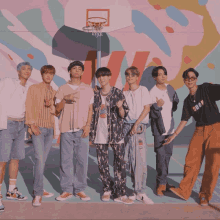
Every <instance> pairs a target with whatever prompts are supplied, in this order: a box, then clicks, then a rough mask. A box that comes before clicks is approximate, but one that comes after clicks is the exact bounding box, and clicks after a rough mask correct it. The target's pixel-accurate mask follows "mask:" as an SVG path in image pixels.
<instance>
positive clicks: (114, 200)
mask: <svg viewBox="0 0 220 220" xmlns="http://www.w3.org/2000/svg"><path fill="white" fill-rule="evenodd" d="M114 202H119V203H123V204H125V205H132V204H134V202H132V203H127V202H123V201H121V200H117V201H115V200H114Z"/></svg>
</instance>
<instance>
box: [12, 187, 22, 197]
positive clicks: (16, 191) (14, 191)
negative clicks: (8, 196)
mask: <svg viewBox="0 0 220 220" xmlns="http://www.w3.org/2000/svg"><path fill="white" fill-rule="evenodd" d="M12 192H13V193H16V194H18V195H19V196H21V195H22V193H20V192H19V191H18V188H17V187H16V188H14V190H13V191H12Z"/></svg>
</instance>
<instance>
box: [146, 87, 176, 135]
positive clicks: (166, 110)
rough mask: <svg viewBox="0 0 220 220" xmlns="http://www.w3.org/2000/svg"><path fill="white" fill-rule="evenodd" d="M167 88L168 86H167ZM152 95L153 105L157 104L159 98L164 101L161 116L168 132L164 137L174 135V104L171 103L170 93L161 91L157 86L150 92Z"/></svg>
mask: <svg viewBox="0 0 220 220" xmlns="http://www.w3.org/2000/svg"><path fill="white" fill-rule="evenodd" d="M165 85H166V87H167V84H165ZM150 95H151V98H152V101H153V103H156V102H157V98H158V100H159V99H163V101H164V104H163V106H162V110H161V115H162V119H163V124H164V127H165V130H166V132H165V133H163V135H167V134H172V133H173V132H174V129H173V125H172V108H173V102H171V100H170V97H169V95H168V91H167V89H166V90H161V89H159V88H158V87H157V86H156V85H155V86H154V87H153V88H152V89H151V90H150Z"/></svg>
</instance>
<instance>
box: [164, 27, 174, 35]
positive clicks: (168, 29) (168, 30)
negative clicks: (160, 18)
mask: <svg viewBox="0 0 220 220" xmlns="http://www.w3.org/2000/svg"><path fill="white" fill-rule="evenodd" d="M166 30H167V32H168V33H174V30H173V28H171V27H169V26H166Z"/></svg>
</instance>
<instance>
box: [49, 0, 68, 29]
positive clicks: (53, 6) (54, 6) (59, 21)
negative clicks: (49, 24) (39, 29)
mask: <svg viewBox="0 0 220 220" xmlns="http://www.w3.org/2000/svg"><path fill="white" fill-rule="evenodd" d="M47 4H48V7H49V9H50V11H51V14H52V16H53V19H54V21H55V22H56V25H57V27H58V28H61V27H62V26H63V25H64V9H63V6H62V5H61V4H60V2H59V1H58V0H49V1H48V2H47Z"/></svg>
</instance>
